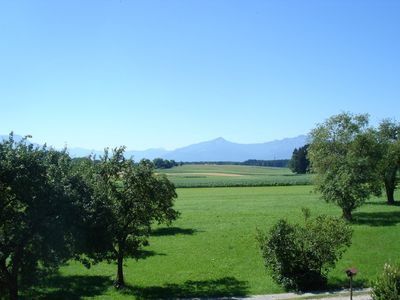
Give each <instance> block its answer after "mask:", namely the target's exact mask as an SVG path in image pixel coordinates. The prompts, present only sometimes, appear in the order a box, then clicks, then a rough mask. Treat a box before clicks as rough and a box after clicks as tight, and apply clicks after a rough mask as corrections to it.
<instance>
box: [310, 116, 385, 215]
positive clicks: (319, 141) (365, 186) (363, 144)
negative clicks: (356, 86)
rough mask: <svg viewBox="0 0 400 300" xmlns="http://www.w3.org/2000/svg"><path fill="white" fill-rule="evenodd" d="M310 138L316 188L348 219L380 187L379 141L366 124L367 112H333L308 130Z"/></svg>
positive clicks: (311, 160) (312, 169)
mask: <svg viewBox="0 0 400 300" xmlns="http://www.w3.org/2000/svg"><path fill="white" fill-rule="evenodd" d="M311 139H312V143H311V144H310V146H309V148H308V157H309V159H310V163H311V171H312V172H313V173H315V174H316V177H315V179H316V180H315V184H316V189H317V190H318V191H320V192H321V194H322V197H323V198H324V199H325V200H326V201H328V202H334V203H336V204H337V205H338V206H339V207H341V208H342V211H343V216H344V217H345V218H346V219H347V220H351V219H352V211H353V210H354V209H356V208H357V207H359V206H360V205H362V204H363V203H364V202H365V201H366V200H367V199H368V198H369V197H370V195H371V194H379V193H380V191H381V189H380V186H381V185H380V179H379V178H380V176H379V170H378V168H377V161H378V160H379V156H380V151H379V145H378V143H377V140H376V136H375V134H374V133H373V132H372V130H371V129H370V128H369V127H368V116H367V115H354V116H353V115H350V114H347V113H342V114H339V115H336V116H333V117H331V118H329V119H328V120H327V121H326V122H325V123H324V124H320V125H318V126H317V127H316V128H315V129H314V130H312V131H311Z"/></svg>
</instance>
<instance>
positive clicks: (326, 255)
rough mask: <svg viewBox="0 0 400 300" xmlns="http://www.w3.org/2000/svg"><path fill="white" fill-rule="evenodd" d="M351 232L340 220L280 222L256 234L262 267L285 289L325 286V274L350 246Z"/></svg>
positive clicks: (319, 217) (309, 219)
mask: <svg viewBox="0 0 400 300" xmlns="http://www.w3.org/2000/svg"><path fill="white" fill-rule="evenodd" d="M351 235H352V230H351V228H350V226H349V225H347V224H346V222H345V221H344V220H343V219H340V218H334V217H329V216H325V215H322V216H318V217H316V218H313V219H311V218H309V212H308V211H306V213H305V223H304V225H300V224H290V223H288V222H287V221H286V220H284V219H281V220H279V221H278V222H277V223H276V224H275V225H274V226H273V227H272V228H271V230H270V231H269V233H262V232H258V241H259V243H260V247H261V251H262V255H263V257H264V262H265V266H266V267H267V269H269V270H270V272H271V275H272V277H273V279H274V280H275V281H276V282H277V283H279V284H281V285H283V286H284V287H285V288H287V289H295V290H302V291H305V290H316V289H320V288H323V287H325V285H326V282H327V274H328V271H329V270H330V269H331V268H333V267H334V266H335V264H336V262H337V261H338V260H339V259H340V258H341V256H342V254H343V253H344V251H345V250H346V248H347V247H349V246H350V244H351Z"/></svg>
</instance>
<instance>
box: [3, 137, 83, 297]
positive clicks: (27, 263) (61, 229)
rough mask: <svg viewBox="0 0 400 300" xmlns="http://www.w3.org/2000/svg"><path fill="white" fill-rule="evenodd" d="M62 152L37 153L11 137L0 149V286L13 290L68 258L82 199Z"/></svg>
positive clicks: (45, 150) (80, 187) (79, 183)
mask: <svg viewBox="0 0 400 300" xmlns="http://www.w3.org/2000/svg"><path fill="white" fill-rule="evenodd" d="M70 162H71V160H70V158H69V156H68V155H67V154H66V153H65V152H58V151H55V150H53V149H48V148H46V147H42V148H37V147H34V146H33V145H31V144H29V143H28V142H27V141H26V139H23V140H22V141H20V142H15V141H14V139H13V135H10V138H9V140H8V141H5V142H3V143H1V144H0V281H1V282H0V285H2V286H3V287H6V288H7V289H8V290H9V294H10V298H11V299H17V297H18V289H19V285H20V284H23V283H29V282H32V280H34V279H36V278H37V277H38V275H39V274H41V273H46V272H50V271H52V270H54V269H55V268H57V266H59V265H60V264H61V263H63V262H65V261H66V260H67V259H69V258H70V257H71V256H72V255H73V254H74V245H75V243H74V240H75V238H76V233H77V228H76V226H75V225H76V224H79V223H80V222H81V217H82V215H81V212H82V207H84V206H85V202H86V201H87V200H88V199H87V198H85V196H86V195H87V194H86V193H85V192H84V191H85V189H86V188H85V185H84V183H83V181H82V180H81V178H80V175H79V174H78V173H75V172H74V171H73V170H72V168H71V163H70Z"/></svg>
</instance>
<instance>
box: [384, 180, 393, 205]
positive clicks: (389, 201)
mask: <svg viewBox="0 0 400 300" xmlns="http://www.w3.org/2000/svg"><path fill="white" fill-rule="evenodd" d="M394 189H395V182H391V180H385V190H386V197H387V204H389V205H394V204H395V202H394Z"/></svg>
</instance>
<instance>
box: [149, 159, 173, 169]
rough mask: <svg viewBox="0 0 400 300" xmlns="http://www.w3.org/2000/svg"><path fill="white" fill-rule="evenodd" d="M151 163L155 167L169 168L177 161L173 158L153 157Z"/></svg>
mask: <svg viewBox="0 0 400 300" xmlns="http://www.w3.org/2000/svg"><path fill="white" fill-rule="evenodd" d="M153 164H154V166H155V167H156V169H170V168H172V167H175V166H177V165H178V163H177V162H176V161H174V160H168V159H165V160H164V159H162V158H155V159H154V160H153Z"/></svg>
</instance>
